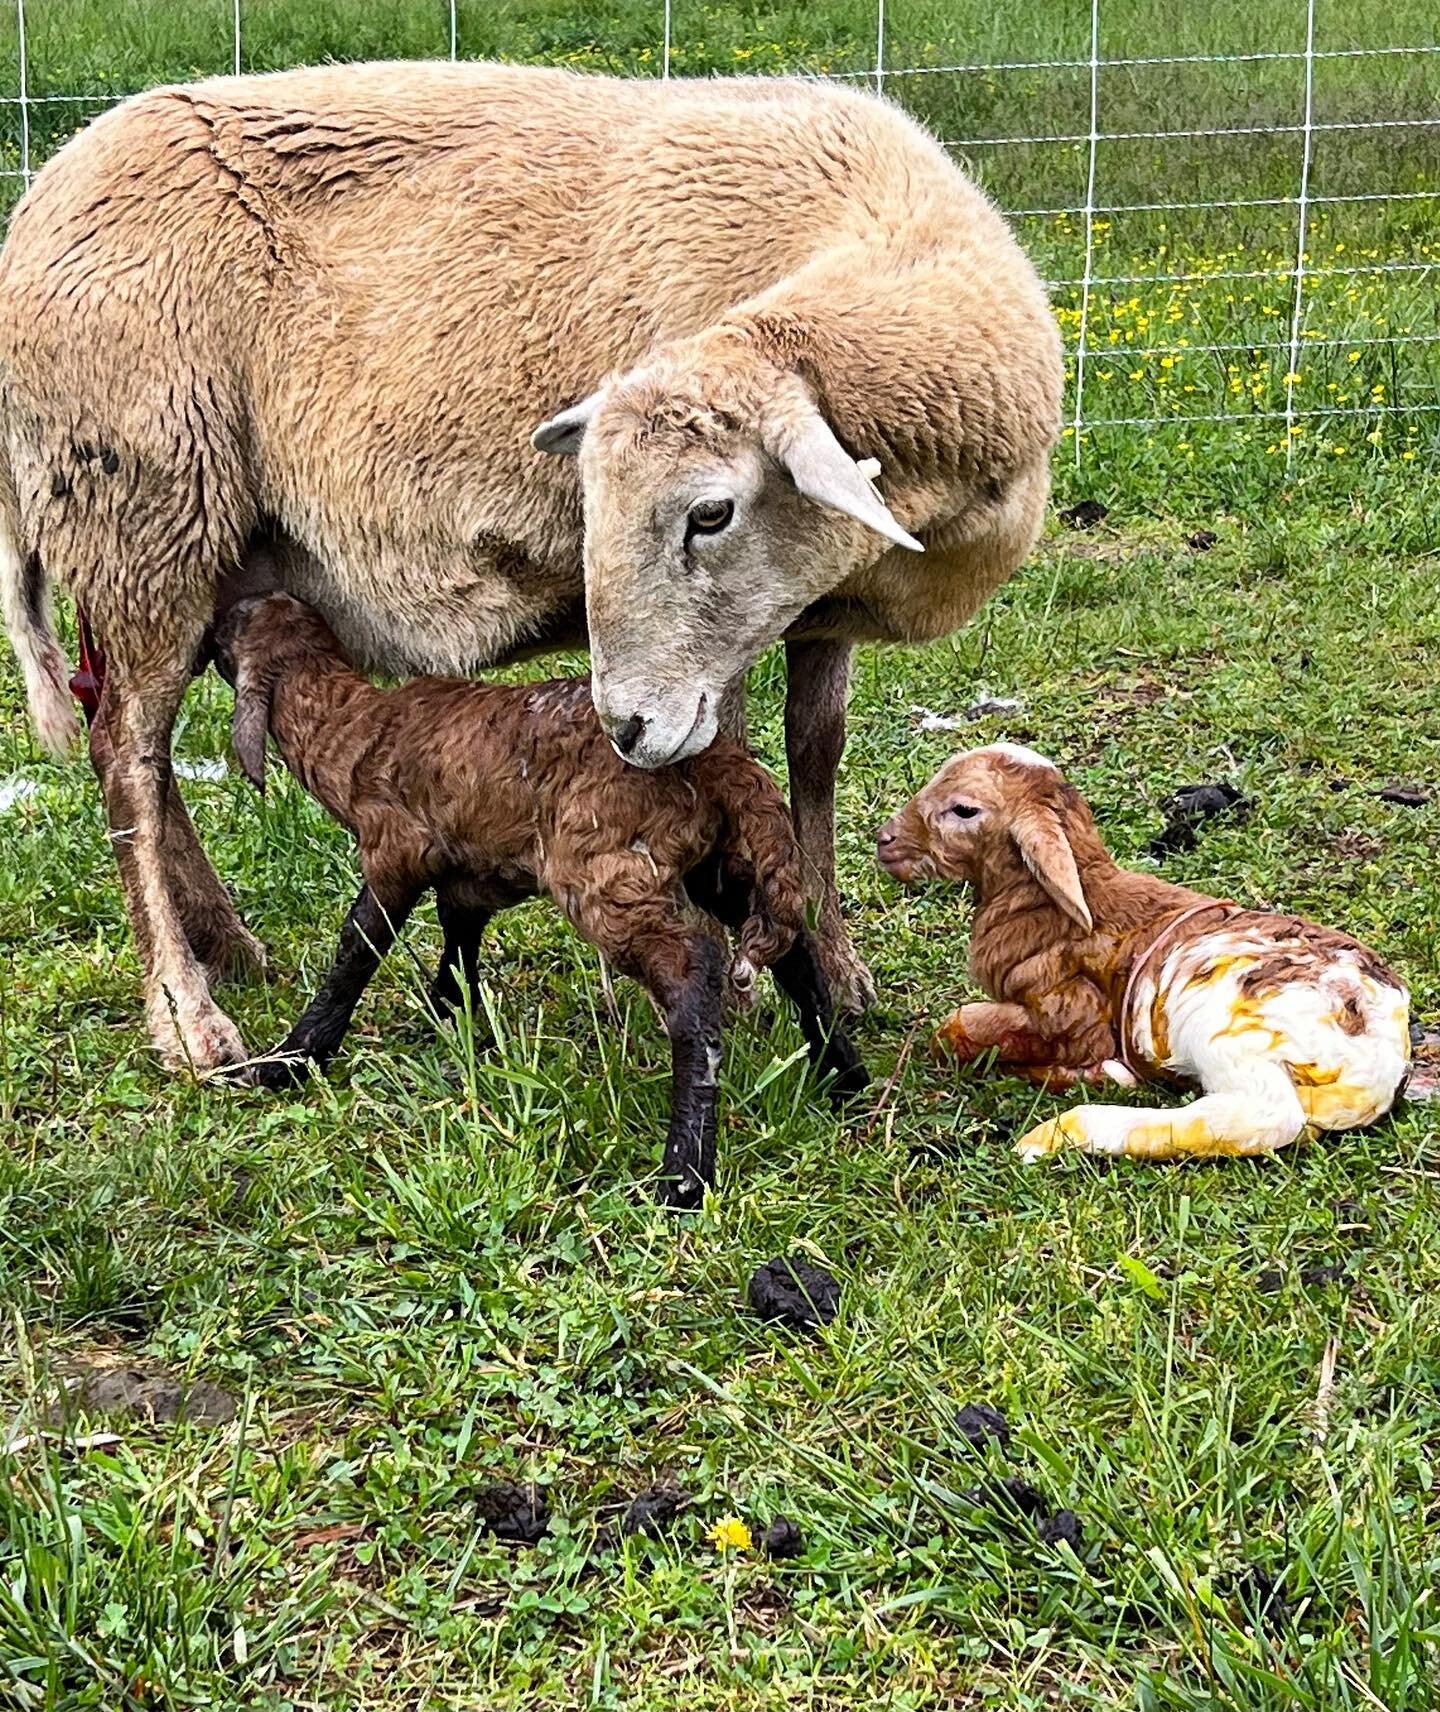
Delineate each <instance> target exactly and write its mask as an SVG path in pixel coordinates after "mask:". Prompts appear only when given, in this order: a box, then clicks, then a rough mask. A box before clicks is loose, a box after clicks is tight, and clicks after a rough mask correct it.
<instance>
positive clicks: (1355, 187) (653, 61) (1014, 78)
mask: <svg viewBox="0 0 1440 1712" xmlns="http://www.w3.org/2000/svg"><path fill="white" fill-rule="evenodd" d="M7 6H8V9H9V10H10V13H11V15H10V17H9V18H8V19H5V18H4V17H3V14H0V149H3V154H4V157H5V158H4V160H3V163H0V189H3V190H4V191H7V192H8V193H9V194H8V198H7V200H9V201H13V200H14V198H15V197H16V196H18V194H19V192H20V190H21V189H22V187H23V186H24V184H25V183H26V182H27V181H28V179H29V178H30V177H31V175H32V174H33V173H34V172H35V171H36V170H38V168H39V167H40V166H41V165H42V164H43V162H44V160H45V159H46V158H48V156H49V155H50V154H51V153H53V152H54V150H55V148H57V147H58V146H59V145H60V144H61V143H62V142H63V141H64V140H65V138H66V137H67V136H68V135H70V134H72V133H73V132H74V131H75V130H77V129H78V128H80V126H82V125H83V124H84V123H85V122H86V121H87V120H88V119H89V118H91V117H93V116H94V115H95V114H96V113H97V112H100V111H103V110H104V108H105V107H106V106H107V105H109V104H110V103H111V102H112V101H114V100H115V99H118V98H120V97H122V96H123V95H125V94H128V93H130V92H132V91H133V90H135V89H138V88H143V87H145V86H146V85H147V84H150V83H153V82H157V81H160V80H162V79H166V78H173V77H177V76H179V77H184V76H194V75H201V74H205V73H211V72H217V71H232V70H233V71H241V70H247V69H249V70H268V69H275V68H278V67H282V66H285V65H289V64H298V63H306V62H313V61H315V60H317V59H320V58H326V57H328V58H336V59H345V58H352V59H358V58H369V57H378V56H381V55H385V56H394V57H420V56H425V57H439V58H445V57H449V58H452V59H456V58H466V57H492V56H499V57H506V58H513V59H518V60H540V61H546V62H549V63H562V64H570V65H577V66H583V67H588V68H593V69H597V70H609V71H618V72H622V73H626V74H634V75H648V76H658V77H669V76H691V75H704V74H712V73H715V72H720V71H731V72H736V71H738V72H748V73H754V74H759V75H766V74H775V73H798V74H801V75H806V76H819V77H829V78H835V79H838V80H841V81H844V82H847V83H851V84H859V85H862V86H868V87H870V88H873V89H874V90H876V91H877V92H879V93H881V94H883V95H885V96H887V97H888V98H890V99H891V100H894V101H896V102H897V103H898V104H899V105H901V106H902V107H904V108H905V109H906V110H907V111H909V112H910V113H912V114H913V115H914V116H915V117H916V118H918V119H920V120H921V121H922V122H924V123H925V124H927V125H928V126H929V128H930V129H931V130H932V131H933V132H934V133H935V134H936V135H937V136H938V137H939V138H940V139H941V141H942V142H943V143H944V146H945V147H946V148H947V149H948V150H949V151H950V152H951V154H952V155H953V156H954V157H955V158H956V159H957V160H959V161H961V162H962V163H963V164H964V165H965V166H966V167H967V168H968V170H970V171H971V172H972V173H974V174H975V176H976V177H978V178H979V179H980V180H981V182H982V183H984V184H985V186H986V187H987V189H988V190H989V191H990V192H991V194H992V195H993V196H994V197H995V199H996V200H997V201H998V202H999V204H1000V205H1001V206H1002V207H1003V208H1005V209H1006V210H1007V212H1008V213H1010V215H1011V216H1012V218H1013V220H1014V222H1015V224H1016V227H1017V230H1018V231H1019V234H1020V236H1021V238H1022V241H1023V242H1024V243H1025V244H1026V246H1027V248H1028V249H1029V251H1030V253H1031V254H1032V255H1033V256H1034V257H1035V259H1036V261H1037V263H1038V265H1039V266H1040V268H1041V271H1042V273H1043V274H1044V275H1045V277H1046V278H1047V280H1048V281H1049V283H1050V286H1051V291H1052V297H1053V301H1054V304H1055V310H1056V315H1057V318H1058V319H1059V322H1060V325H1061V328H1062V330H1063V332H1064V335H1065V339H1066V344H1067V350H1068V355H1069V393H1068V398H1067V405H1066V422H1067V427H1066V436H1067V440H1068V441H1069V442H1070V450H1071V453H1072V455H1073V457H1074V458H1075V460H1076V461H1077V462H1078V461H1080V460H1083V459H1084V458H1085V457H1086V456H1087V453H1089V452H1090V451H1091V450H1092V449H1098V448H1100V447H1102V446H1107V445H1114V444H1115V443H1116V440H1117V437H1119V438H1120V439H1122V440H1124V441H1125V442H1126V443H1127V444H1130V445H1132V446H1133V445H1134V444H1137V443H1140V444H1143V443H1145V442H1149V441H1153V440H1154V439H1155V438H1156V437H1159V438H1160V439H1162V440H1163V442H1164V443H1165V444H1166V446H1167V447H1169V448H1172V449H1173V448H1175V447H1178V448H1179V449H1180V450H1181V451H1182V452H1185V451H1188V452H1189V453H1190V455H1191V456H1204V455H1206V454H1207V453H1209V452H1213V451H1216V450H1220V449H1225V448H1233V446H1234V445H1235V444H1237V443H1239V442H1240V441H1243V443H1244V444H1245V445H1246V446H1247V447H1253V448H1254V449H1256V450H1258V451H1260V452H1263V453H1265V454H1270V455H1283V456H1284V457H1285V459H1286V460H1287V461H1288V460H1289V459H1290V457H1291V456H1292V455H1293V453H1294V451H1295V449H1296V448H1297V447H1303V448H1305V449H1306V450H1310V449H1311V448H1314V449H1317V450H1320V451H1322V452H1323V453H1324V454H1325V455H1327V456H1337V457H1338V456H1347V455H1358V454H1360V453H1361V452H1362V451H1366V450H1367V449H1369V448H1377V447H1378V448H1382V449H1383V450H1385V451H1386V452H1393V453H1394V454H1396V455H1398V456H1400V457H1406V456H1417V455H1421V453H1422V452H1423V451H1424V449H1425V448H1427V447H1431V446H1433V445H1434V444H1435V442H1436V438H1437V435H1440V291H1437V284H1440V281H1437V277H1436V269H1437V267H1440V42H1437V41H1436V40H1435V39H1434V38H1435V36H1436V34H1437V33H1440V32H1437V28H1436V26H1437V23H1440V16H1437V15H1435V14H1434V8H1433V6H1432V5H1430V3H1429V0H1390V3H1389V4H1387V5H1385V6H1384V7H1382V6H1380V5H1379V4H1378V0H1356V3H1355V4H1353V5H1351V6H1349V7H1347V8H1345V9H1343V10H1342V9H1341V8H1340V7H1339V6H1338V5H1336V4H1335V3H1334V0H1253V3H1249V4H1244V5H1242V4H1240V0H1214V3H1213V4H1211V5H1207V6H1206V7H1204V8H1172V9H1171V10H1170V12H1169V13H1168V14H1163V15H1157V11H1156V8H1155V7H1154V6H1153V3H1150V0H1053V3H1052V0H1012V3H1011V4H1010V5H1009V6H1008V7H1007V8H1005V9H1004V10H1003V11H1002V12H1001V13H1000V14H999V15H998V17H997V14H996V13H995V11H994V9H993V8H991V9H988V10H987V9H983V8H982V7H981V6H980V4H979V0H828V4H827V3H826V0H821V3H820V4H819V5H812V6H810V7H808V8H805V9H804V10H799V11H797V10H794V9H793V8H792V9H788V10H787V9H783V8H781V9H778V10H774V11H768V12H767V11H765V10H764V9H763V0H729V3H727V0H659V3H657V0H636V3H634V4H628V3H627V0H596V3H590V0H534V4H533V5H532V6H527V7H525V8H523V9H522V10H523V12H524V13H525V19H524V21H517V19H516V18H515V17H514V16H513V15H512V14H511V12H509V11H507V10H506V9H504V8H498V7H492V6H488V5H483V4H482V3H481V0H331V4H330V5H328V6H327V7H325V8H315V7H314V6H311V5H308V4H306V3H304V0H0V7H7ZM1007 46H1008V48H1009V51H1007ZM1017 47H1018V50H1019V51H1015V49H1016V48H1017ZM973 48H978V49H979V50H980V51H966V50H967V49H973Z"/></svg>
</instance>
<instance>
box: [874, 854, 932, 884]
mask: <svg viewBox="0 0 1440 1712" xmlns="http://www.w3.org/2000/svg"><path fill="white" fill-rule="evenodd" d="M875 860H876V861H877V862H878V863H879V864H880V866H881V867H882V868H883V869H884V870H885V872H886V873H887V874H888V875H889V876H890V878H891V879H892V880H898V881H899V882H900V884H901V885H902V886H908V885H910V884H911V882H912V881H915V880H926V879H929V878H930V877H931V875H932V874H933V873H934V872H935V868H934V864H933V863H932V862H931V860H930V858H929V857H928V856H917V855H916V854H915V853H914V852H913V851H910V850H877V851H876V853H875Z"/></svg>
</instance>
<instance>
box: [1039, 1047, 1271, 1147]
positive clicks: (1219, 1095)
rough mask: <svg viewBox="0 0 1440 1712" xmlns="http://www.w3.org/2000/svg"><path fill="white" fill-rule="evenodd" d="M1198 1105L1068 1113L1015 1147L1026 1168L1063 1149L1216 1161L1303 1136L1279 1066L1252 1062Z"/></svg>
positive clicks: (1102, 1108) (1080, 1108) (1077, 1109)
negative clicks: (1158, 1110) (1170, 1109)
mask: <svg viewBox="0 0 1440 1712" xmlns="http://www.w3.org/2000/svg"><path fill="white" fill-rule="evenodd" d="M1229 1080H1230V1082H1231V1085H1230V1086H1228V1087H1223V1088H1214V1089H1212V1090H1211V1091H1209V1092H1207V1093H1206V1094H1205V1095H1203V1096H1202V1098H1200V1099H1198V1100H1193V1101H1192V1102H1191V1103H1190V1104H1189V1105H1188V1106H1181V1107H1180V1108H1179V1109H1178V1110H1175V1111H1163V1112H1157V1111H1153V1110H1152V1111H1140V1110H1136V1109H1135V1108H1134V1107H1131V1106H1076V1107H1075V1109H1074V1110H1073V1111H1069V1112H1066V1113H1065V1114H1064V1115H1063V1116H1061V1117H1058V1118H1051V1119H1050V1120H1049V1122H1048V1123H1043V1124H1040V1125H1039V1126H1038V1127H1037V1128H1035V1129H1032V1130H1031V1131H1030V1132H1029V1134H1028V1135H1024V1136H1022V1137H1021V1138H1020V1140H1019V1141H1018V1142H1016V1144H1015V1151H1016V1152H1017V1153H1018V1154H1019V1155H1020V1157H1021V1158H1022V1159H1025V1160H1027V1161H1034V1160H1037V1159H1043V1158H1044V1157H1045V1156H1046V1155H1047V1154H1051V1153H1059V1152H1061V1151H1063V1150H1064V1149H1066V1148H1078V1149H1079V1150H1080V1151H1082V1152H1085V1153H1109V1154H1117V1155H1123V1156H1125V1157H1126V1158H1129V1159H1160V1160H1164V1159H1222V1158H1234V1157H1239V1156H1246V1155H1250V1154H1257V1153H1273V1152H1275V1151H1276V1149H1277V1148H1281V1147H1285V1146H1288V1145H1289V1143H1290V1142H1292V1141H1294V1140H1295V1139H1296V1138H1297V1137H1298V1136H1300V1135H1301V1134H1302V1133H1303V1131H1304V1129H1305V1113H1304V1110H1303V1109H1302V1107H1301V1105H1300V1098H1299V1095H1298V1094H1297V1093H1296V1092H1295V1085H1294V1083H1293V1082H1291V1080H1290V1077H1289V1074H1288V1072H1287V1071H1286V1070H1285V1068H1284V1066H1283V1065H1279V1064H1271V1063H1269V1062H1267V1061H1265V1060H1261V1059H1257V1060H1254V1061H1252V1062H1250V1063H1249V1064H1247V1065H1245V1066H1244V1067H1243V1071H1242V1072H1241V1073H1240V1074H1237V1075H1235V1076H1234V1077H1233V1078H1232V1079H1229Z"/></svg>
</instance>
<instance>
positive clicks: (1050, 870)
mask: <svg viewBox="0 0 1440 1712" xmlns="http://www.w3.org/2000/svg"><path fill="white" fill-rule="evenodd" d="M1010 831H1011V834H1012V836H1013V837H1014V839H1015V842H1016V844H1017V845H1018V846H1019V849H1020V855H1021V857H1022V858H1023V860H1024V863H1025V866H1026V867H1027V868H1028V869H1029V870H1030V872H1031V873H1032V874H1033V875H1034V876H1035V878H1036V879H1037V880H1038V881H1039V882H1040V884H1041V885H1042V886H1044V888H1045V890H1046V892H1047V893H1048V894H1049V897H1050V901H1051V902H1052V903H1054V904H1056V905H1057V906H1058V907H1059V908H1060V909H1062V910H1064V912H1065V913H1066V915H1068V916H1069V917H1070V919H1071V920H1072V921H1074V922H1076V923H1078V924H1079V926H1081V927H1083V928H1084V929H1085V931H1086V932H1087V933H1089V932H1090V931H1091V929H1092V928H1093V927H1094V925H1095V924H1094V922H1093V921H1092V920H1091V919H1090V906H1089V904H1087V903H1086V902H1085V888H1084V887H1083V886H1082V885H1081V884H1080V870H1079V869H1078V868H1077V867H1076V866H1075V852H1074V851H1073V850H1072V849H1071V848H1070V840H1069V839H1068V838H1067V837H1066V836H1065V828H1064V826H1063V825H1062V824H1061V820H1060V816H1059V815H1058V814H1057V813H1056V811H1055V810H1054V809H1053V808H1051V807H1050V806H1049V805H1048V804H1045V803H1027V804H1026V806H1025V807H1024V808H1023V809H1022V810H1021V811H1020V813H1019V814H1017V815H1016V817H1015V819H1014V821H1013V822H1012V823H1011V827H1010Z"/></svg>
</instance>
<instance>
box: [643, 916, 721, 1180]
mask: <svg viewBox="0 0 1440 1712" xmlns="http://www.w3.org/2000/svg"><path fill="white" fill-rule="evenodd" d="M689 949H690V958H689V965H690V966H689V970H688V972H687V974H686V976H685V977H684V978H683V979H682V980H680V981H678V982H675V981H671V980H668V979H663V978H662V979H659V980H655V979H653V978H651V979H650V981H649V984H650V985H651V986H652V987H653V989H654V991H655V993H656V996H657V997H658V998H659V999H660V1002H661V1004H662V1005H663V1007H664V1010H665V1028H666V1032H667V1033H668V1034H669V1036H670V1063H671V1090H670V1130H669V1133H668V1135H667V1136H666V1138H665V1158H664V1162H663V1163H662V1165H661V1168H660V1175H661V1179H662V1184H661V1189H660V1199H661V1201H662V1202H663V1203H664V1204H665V1205H666V1206H667V1207H675V1208H678V1209H681V1210H689V1209H691V1208H694V1207H698V1206H699V1205H700V1203H701V1202H702V1201H703V1200H704V1198H705V1191H706V1189H708V1188H711V1187H713V1186H714V1183H715V1128H716V1107H717V1101H718V1095H717V1093H716V1087H715V1079H716V1076H717V1075H718V1074H719V1070H720V1059H721V1052H722V1048H721V1028H722V1011H723V1000H724V979H723V964H722V959H721V954H720V947H719V946H718V945H717V944H716V943H715V941H714V940H713V939H712V938H710V936H709V934H706V933H700V934H696V935H694V937H693V938H692V939H691V940H690V947H689Z"/></svg>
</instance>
